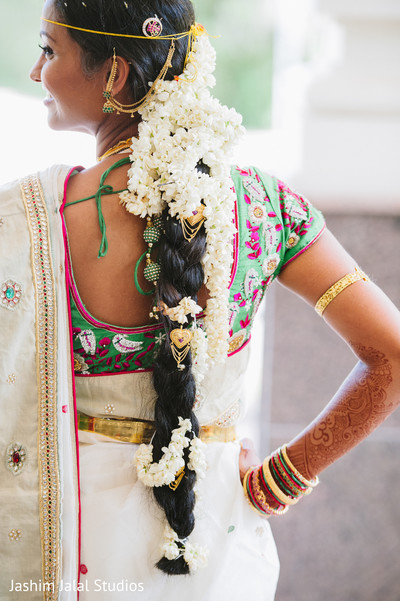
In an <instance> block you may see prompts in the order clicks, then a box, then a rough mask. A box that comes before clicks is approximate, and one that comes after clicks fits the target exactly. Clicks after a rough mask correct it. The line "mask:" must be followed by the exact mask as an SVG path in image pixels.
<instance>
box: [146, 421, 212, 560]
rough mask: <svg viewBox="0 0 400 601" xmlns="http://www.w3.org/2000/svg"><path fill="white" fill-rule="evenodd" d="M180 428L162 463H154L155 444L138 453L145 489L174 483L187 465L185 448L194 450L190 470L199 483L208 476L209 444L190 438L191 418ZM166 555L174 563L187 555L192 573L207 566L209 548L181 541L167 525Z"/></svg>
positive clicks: (164, 549)
mask: <svg viewBox="0 0 400 601" xmlns="http://www.w3.org/2000/svg"><path fill="white" fill-rule="evenodd" d="M178 422H179V426H178V428H175V430H172V433H171V442H170V443H169V445H168V447H164V448H163V449H162V450H163V451H164V454H163V456H162V457H161V459H160V461H159V462H158V463H153V445H151V444H149V445H146V444H142V445H140V447H139V448H138V450H137V451H136V454H135V464H136V469H137V474H138V478H139V480H140V481H141V482H143V484H144V485H145V486H151V487H153V486H166V485H169V484H171V483H172V482H174V480H175V478H176V474H177V472H178V471H179V470H180V469H181V468H182V467H184V466H185V461H184V458H183V452H184V449H186V448H187V447H189V448H190V451H189V461H188V468H189V469H190V470H193V471H194V472H196V476H197V482H196V487H197V485H198V483H199V481H200V480H202V479H203V478H204V476H205V472H206V469H207V462H206V460H205V453H204V447H205V444H204V442H202V441H201V440H200V438H197V437H196V436H195V437H194V438H193V439H192V440H189V439H188V438H187V436H186V434H187V433H188V432H191V430H192V423H191V421H190V419H182V417H179V418H178ZM161 550H162V553H163V555H164V556H165V557H166V558H167V559H170V560H173V559H177V558H178V557H181V556H183V557H184V559H185V561H186V563H187V564H188V566H189V568H190V569H191V571H193V572H194V571H196V570H197V569H198V568H199V567H203V566H205V565H206V564H207V553H208V551H207V549H206V548H203V547H201V546H200V545H198V544H193V543H190V542H189V539H184V540H182V539H180V538H179V536H178V535H177V533H176V532H175V531H174V530H173V529H172V528H171V527H170V526H169V525H168V524H167V525H166V527H165V541H164V542H163V543H162V547H161Z"/></svg>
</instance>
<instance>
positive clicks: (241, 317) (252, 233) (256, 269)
mask: <svg viewBox="0 0 400 601" xmlns="http://www.w3.org/2000/svg"><path fill="white" fill-rule="evenodd" d="M232 178H233V181H234V185H235V190H236V193H237V210H238V223H239V258H238V269H237V272H236V276H235V280H234V282H233V285H232V287H231V294H230V304H229V317H230V319H229V323H230V328H231V329H230V341H229V342H230V346H229V352H231V353H232V352H235V351H237V350H239V349H240V348H242V347H243V345H244V344H245V343H246V342H247V341H248V340H249V338H250V334H251V328H252V325H253V321H254V317H255V315H256V313H257V310H258V308H259V306H260V303H261V301H262V299H263V297H264V294H265V292H266V290H267V289H268V287H269V286H270V285H271V283H272V282H273V280H274V279H275V278H276V277H277V275H278V274H279V272H280V270H281V269H282V268H283V267H284V266H285V264H287V263H288V262H289V261H291V260H292V259H293V258H294V257H295V256H296V255H297V254H300V253H301V252H302V251H303V250H305V249H306V248H307V247H308V246H309V245H310V244H312V243H313V242H315V240H317V238H318V237H319V236H320V234H321V233H322V231H323V229H324V219H323V217H322V215H321V213H320V212H319V211H317V210H316V209H314V208H313V207H312V206H311V205H310V203H309V202H308V201H307V200H306V199H305V198H304V197H302V196H300V195H299V194H297V193H296V192H294V191H293V190H290V188H288V186H287V185H286V184H284V183H283V182H281V181H280V180H278V179H276V178H273V177H271V176H268V175H261V174H260V173H259V172H258V171H257V170H256V169H254V168H253V167H251V168H249V169H240V168H236V170H234V171H233V172H232Z"/></svg>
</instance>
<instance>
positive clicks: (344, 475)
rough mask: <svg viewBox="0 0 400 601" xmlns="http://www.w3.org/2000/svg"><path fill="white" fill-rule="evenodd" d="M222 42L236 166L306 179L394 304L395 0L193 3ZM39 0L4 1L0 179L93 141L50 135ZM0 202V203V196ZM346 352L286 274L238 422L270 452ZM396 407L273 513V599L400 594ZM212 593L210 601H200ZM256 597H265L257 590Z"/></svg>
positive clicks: (221, 78) (221, 88) (398, 294)
mask: <svg viewBox="0 0 400 601" xmlns="http://www.w3.org/2000/svg"><path fill="white" fill-rule="evenodd" d="M195 5H196V9H197V13H198V20H200V21H202V22H203V23H204V24H205V25H206V26H207V28H208V30H209V32H210V33H211V34H220V33H221V34H222V37H221V38H218V39H215V40H214V45H215V47H216V48H217V53H218V67H217V78H218V84H217V89H216V94H217V95H218V96H219V97H220V98H221V100H222V101H223V102H224V103H226V104H229V105H234V106H235V107H236V108H237V109H238V110H239V111H240V112H242V113H243V115H244V122H245V125H246V126H247V128H248V136H247V139H246V140H245V141H244V142H243V144H242V145H241V147H240V148H239V149H238V152H237V157H236V159H237V161H238V163H240V164H242V165H245V164H252V163H255V164H257V165H258V166H259V167H261V168H262V169H264V170H268V171H270V172H273V173H275V174H276V175H278V176H279V177H280V178H281V179H284V180H286V181H288V183H289V184H290V185H292V186H294V187H296V188H298V189H300V190H301V191H302V193H304V194H305V195H306V196H308V197H309V199H310V200H311V201H312V202H313V203H314V204H316V205H317V206H318V207H319V208H321V209H322V210H323V211H324V213H325V215H326V218H327V221H328V226H329V228H330V229H331V230H332V231H333V232H334V233H335V235H336V236H337V237H338V238H339V240H340V241H341V242H342V243H343V244H344V245H345V246H346V248H347V249H348V250H349V251H350V253H351V254H353V256H354V258H355V259H356V261H358V262H359V263H360V264H361V265H362V267H363V268H364V269H365V270H366V271H367V272H368V273H369V274H370V275H371V277H372V278H373V279H374V280H375V281H376V282H377V283H378V284H379V285H380V286H381V287H382V288H383V289H384V290H385V291H386V292H387V293H388V294H389V296H390V297H391V298H392V300H393V301H394V302H395V303H396V304H397V305H398V306H400V287H399V276H400V265H399V261H398V260H397V254H398V248H399V245H400V218H399V213H400V187H399V183H398V174H399V167H398V165H399V158H400V152H399V143H398V140H399V139H400V79H399V65H400V3H399V0H352V2H348V0H249V1H248V2H246V3H245V4H244V3H243V2H242V1H241V0H218V2H216V1H215V0H197V1H196V2H195ZM41 6H42V0H18V3H11V2H9V1H8V0H0V14H1V16H2V19H1V21H2V22H1V33H2V35H1V36H0V50H1V51H0V103H1V107H2V110H1V111H0V131H1V134H2V142H3V143H2V144H1V145H0V153H1V154H0V183H2V182H5V181H8V180H10V179H13V178H15V177H19V176H21V175H24V174H26V173H28V172H31V171H34V170H37V169H43V168H45V167H46V166H48V165H49V164H51V163H55V162H62V163H68V164H83V165H85V164H86V165H88V164H91V163H92V161H93V158H94V156H95V147H94V143H93V140H91V138H89V137H87V136H85V135H80V134H76V133H73V134H72V133H63V132H51V131H49V130H48V129H47V126H46V111H45V108H44V107H43V105H42V98H43V97H44V95H45V94H44V92H43V90H42V89H41V86H40V85H37V84H34V83H32V82H30V81H29V79H27V72H28V71H29V68H30V66H31V64H32V63H33V62H34V60H36V57H37V55H38V52H39V49H38V48H37V43H38V42H39V36H38V31H39V29H40V22H39V20H38V17H39V14H40V11H41ZM0 215H1V207H0ZM354 363H355V359H354V356H353V355H352V353H351V351H349V350H348V349H347V347H346V345H345V344H344V343H343V342H342V341H341V340H340V339H338V338H337V336H336V335H335V334H334V333H332V332H331V331H330V330H329V329H328V328H327V327H326V326H325V325H324V322H323V320H321V319H320V318H318V317H317V315H316V314H315V313H314V311H313V310H312V309H311V308H310V307H308V306H306V305H305V304H304V303H302V302H301V301H299V299H298V298H297V297H295V296H294V295H291V294H289V293H288V292H287V291H286V290H284V289H283V288H282V287H280V286H279V285H275V286H273V287H272V289H271V290H270V291H269V294H268V298H267V300H266V302H265V305H264V308H263V311H262V315H261V318H260V319H259V321H258V327H257V329H256V331H255V332H254V336H253V354H252V360H251V369H250V371H249V376H248V389H249V399H250V401H251V407H250V411H249V416H248V420H247V422H246V424H245V426H244V427H243V429H242V433H243V434H248V433H249V432H250V433H251V434H252V435H253V437H254V440H255V441H256V444H257V446H258V448H259V450H260V454H262V455H265V454H267V453H268V452H270V451H271V450H272V449H273V448H275V447H276V446H278V445H280V444H282V443H283V442H286V441H288V440H289V439H290V438H292V437H293V436H294V435H295V434H297V433H298V432H299V431H300V430H301V429H302V428H303V427H304V426H306V425H307V423H308V422H309V421H310V420H311V419H313V418H314V417H315V415H316V414H317V413H318V412H319V411H320V410H321V408H322V407H323V406H324V405H325V404H326V402H328V401H329V399H330V397H331V396H332V395H333V393H334V392H335V390H336V388H337V386H338V385H339V384H340V382H341V381H342V380H343V379H344V377H345V376H346V375H347V373H348V372H349V371H350V369H351V368H352V366H353V365H354ZM399 451H400V415H394V416H392V417H391V418H390V419H389V420H388V421H387V422H386V423H385V425H383V426H382V427H381V428H380V429H379V430H378V431H377V432H376V433H375V434H374V435H372V436H371V437H370V438H369V439H368V440H367V441H366V442H364V443H363V444H362V445H360V446H359V447H358V448H357V449H356V450H354V451H353V452H352V453H350V454H349V455H348V456H346V457H345V458H343V459H342V460H340V461H339V462H338V463H337V464H335V465H334V466H332V467H330V468H329V469H328V470H326V472H325V473H324V474H323V475H322V478H321V480H322V483H321V485H320V486H319V488H318V490H317V491H316V492H315V493H314V494H313V495H312V496H311V497H310V498H309V499H306V500H304V501H303V502H302V503H300V504H299V505H298V506H297V507H296V508H293V509H292V510H291V511H290V512H289V514H288V515H287V516H285V517H284V518H282V519H278V518H275V519H273V520H272V521H271V523H272V527H273V530H274V533H275V536H276V540H277V545H278V549H279V552H280V557H281V564H282V570H281V579H280V582H279V585H278V592H277V601H321V600H322V599H329V601H361V600H362V601H400V575H399V573H400V570H399V562H398V557H399V552H400V542H399V540H400V503H399V502H398V500H399V499H400V484H399V467H398V464H399V462H398V457H399ZM207 601H216V600H207ZM256 601H263V600H262V599H259V600H256Z"/></svg>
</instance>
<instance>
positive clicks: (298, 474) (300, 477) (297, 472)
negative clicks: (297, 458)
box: [281, 445, 319, 494]
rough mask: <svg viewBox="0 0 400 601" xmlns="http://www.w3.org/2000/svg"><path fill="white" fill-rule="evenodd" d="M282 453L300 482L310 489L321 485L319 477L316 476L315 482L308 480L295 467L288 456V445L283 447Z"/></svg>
mask: <svg viewBox="0 0 400 601" xmlns="http://www.w3.org/2000/svg"><path fill="white" fill-rule="evenodd" d="M281 452H282V455H283V458H284V460H285V461H286V463H287V464H288V467H289V468H290V469H291V470H292V472H293V474H294V475H295V476H296V478H298V480H300V482H302V483H303V484H304V486H307V487H308V488H315V487H316V486H317V485H318V484H319V478H318V476H316V477H315V478H314V479H313V480H307V479H306V478H304V476H302V475H301V474H300V472H299V471H298V470H297V469H296V468H295V467H294V465H293V463H292V462H291V461H290V459H289V457H288V454H287V445H284V446H283V447H281ZM305 494H307V493H305Z"/></svg>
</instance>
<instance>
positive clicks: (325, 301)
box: [314, 267, 370, 316]
mask: <svg viewBox="0 0 400 601" xmlns="http://www.w3.org/2000/svg"><path fill="white" fill-rule="evenodd" d="M358 280H364V281H365V282H369V281H370V279H369V277H368V276H367V275H366V274H365V273H364V272H363V271H361V269H359V268H358V267H356V270H355V272H354V273H348V274H347V275H345V276H344V277H343V278H341V279H340V280H339V281H338V282H336V283H335V284H333V286H331V287H330V288H329V289H328V290H327V291H326V292H325V294H323V295H322V296H321V297H320V298H319V299H318V301H317V303H316V305H315V307H314V308H315V310H316V312H317V313H318V315H321V316H322V314H323V312H324V311H325V309H326V308H327V306H328V305H329V303H331V302H332V301H333V299H334V298H336V296H337V295H338V294H340V293H341V292H343V290H345V288H347V287H348V286H350V285H351V284H354V282H358Z"/></svg>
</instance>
